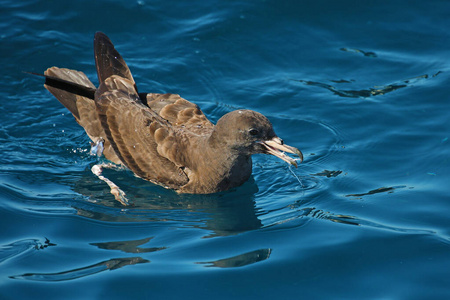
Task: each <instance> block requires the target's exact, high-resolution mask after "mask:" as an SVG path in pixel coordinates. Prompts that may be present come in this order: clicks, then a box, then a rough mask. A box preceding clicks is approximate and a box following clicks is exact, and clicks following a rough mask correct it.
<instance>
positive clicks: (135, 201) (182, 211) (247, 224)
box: [72, 171, 262, 237]
mask: <svg viewBox="0 0 450 300" xmlns="http://www.w3.org/2000/svg"><path fill="white" fill-rule="evenodd" d="M108 176H110V177H114V176H116V177H115V178H112V179H113V180H114V181H115V182H122V183H124V184H122V185H121V188H122V189H123V190H124V191H125V192H126V193H127V196H128V198H129V199H130V200H131V202H132V205H131V206H126V207H125V206H122V205H121V204H120V203H118V202H117V201H115V200H114V197H113V196H112V195H111V194H109V191H108V189H107V187H106V186H104V185H103V184H102V183H101V182H98V181H97V180H96V179H95V178H94V177H93V176H92V174H89V173H87V172H86V174H85V176H84V177H82V178H81V179H80V180H79V181H78V182H76V184H75V186H74V191H75V192H77V193H79V194H82V195H84V196H85V197H86V199H88V201H78V202H75V203H73V205H72V206H73V207H74V208H75V209H76V210H77V214H78V215H80V216H83V217H87V218H90V219H95V220H99V221H106V222H166V221H176V222H179V223H180V225H185V224H189V225H190V226H193V227H196V228H202V229H205V230H207V231H206V232H207V233H206V234H207V236H208V237H212V236H224V235H233V234H237V233H240V232H245V231H249V230H255V229H258V228H260V227H261V226H262V224H261V221H260V220H259V219H258V218H257V216H256V213H255V197H254V195H255V193H256V192H257V191H258V187H257V186H256V184H255V182H254V180H253V178H251V179H250V180H249V181H248V182H246V183H245V184H244V185H243V186H241V187H239V188H236V189H234V190H231V191H228V192H223V193H217V194H210V195H188V194H182V195H179V194H177V193H175V192H173V191H171V190H166V189H164V188H162V187H159V186H156V185H153V184H151V183H148V182H146V181H144V180H141V179H139V178H135V177H134V176H130V174H129V172H127V171H122V172H117V171H116V173H114V172H110V173H109V174H108Z"/></svg>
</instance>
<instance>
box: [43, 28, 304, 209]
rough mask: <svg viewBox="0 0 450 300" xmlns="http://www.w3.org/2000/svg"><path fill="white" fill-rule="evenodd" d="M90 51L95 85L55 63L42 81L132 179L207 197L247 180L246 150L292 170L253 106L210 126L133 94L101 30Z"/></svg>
mask: <svg viewBox="0 0 450 300" xmlns="http://www.w3.org/2000/svg"><path fill="white" fill-rule="evenodd" d="M94 54H95V65H96V69H97V75H98V81H99V83H100V85H99V87H98V88H96V87H95V86H94V85H93V84H92V82H91V81H90V80H89V79H88V78H87V76H86V75H85V74H84V73H83V72H80V71H75V70H70V69H65V68H58V67H51V68H49V69H47V70H46V71H45V73H44V75H43V76H45V85H44V86H45V88H46V89H47V90H49V91H50V93H52V94H53V95H54V96H55V97H56V99H58V100H59V102H61V103H62V104H63V105H64V106H65V107H66V108H67V109H68V110H69V111H70V112H71V113H72V115H73V116H74V117H75V120H76V121H77V122H78V124H80V125H81V126H82V127H83V128H84V130H85V131H86V133H87V135H88V136H89V137H90V139H91V140H92V142H93V145H94V147H93V151H94V152H98V154H103V155H104V156H105V158H106V159H108V160H109V161H111V162H113V163H115V164H119V165H123V166H126V167H127V168H128V169H130V170H131V171H133V172H134V174H136V176H138V177H140V178H142V179H145V180H148V181H150V182H152V183H155V184H159V185H161V186H163V187H166V188H170V189H174V190H176V191H177V192H178V193H191V194H209V193H216V192H220V191H225V190H228V189H230V188H233V187H237V186H240V185H241V184H243V183H244V182H245V181H247V180H248V178H249V177H250V175H251V173H252V159H251V155H252V154H257V153H265V154H271V155H274V156H277V157H279V158H281V159H282V160H284V161H286V162H288V163H290V164H292V165H294V166H296V167H297V162H296V159H294V158H292V157H289V156H287V155H286V154H285V152H287V153H291V154H295V155H297V156H299V160H300V161H302V160H303V155H302V153H301V152H300V151H299V150H298V149H297V148H294V147H291V146H288V145H286V144H284V143H283V140H282V139H280V138H279V137H278V136H277V135H276V134H275V132H274V130H273V127H272V124H271V123H270V121H269V120H268V119H267V118H266V117H265V116H263V115H262V114H260V113H258V112H256V111H252V110H246V109H240V110H235V111H232V112H229V113H227V114H225V115H224V116H222V117H221V118H220V119H219V120H218V121H217V124H216V125H214V124H213V123H211V122H210V121H209V120H208V119H207V118H206V116H205V115H204V114H203V112H202V111H201V110H200V108H199V107H198V106H197V105H196V104H194V103H191V102H189V101H187V100H185V99H183V98H181V97H180V96H179V95H177V94H157V93H139V92H138V89H137V86H136V83H135V81H134V79H133V76H132V75H131V72H130V69H129V68H128V66H127V64H126V63H125V61H124V59H123V58H122V56H121V55H120V54H119V53H118V52H117V50H116V49H115V48H114V45H113V44H112V42H111V40H110V39H109V38H108V37H107V36H106V35H105V34H104V33H102V32H97V33H96V34H95V37H94ZM41 76H42V75H41ZM92 171H93V172H94V173H95V174H96V175H97V176H99V178H100V179H102V180H104V181H105V182H106V183H108V185H109V186H110V187H111V192H112V193H113V194H114V195H115V197H116V199H117V200H119V201H121V202H122V203H124V204H126V197H125V194H124V193H123V192H122V191H121V190H120V189H119V188H118V186H116V185H115V184H114V183H112V182H111V181H109V180H108V179H106V178H104V177H103V176H101V168H100V167H99V166H97V165H96V166H94V167H93V168H92Z"/></svg>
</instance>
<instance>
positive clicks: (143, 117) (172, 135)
mask: <svg viewBox="0 0 450 300" xmlns="http://www.w3.org/2000/svg"><path fill="white" fill-rule="evenodd" d="M95 102H96V109H97V113H98V116H99V118H100V121H101V124H102V127H103V129H104V130H105V133H106V137H107V139H108V141H109V142H110V143H111V145H112V147H113V148H114V150H115V152H116V154H117V156H118V157H119V158H120V160H121V161H122V162H123V163H124V164H125V165H126V166H127V167H128V168H129V169H130V170H132V171H133V172H134V173H135V174H136V175H137V176H139V177H141V178H144V179H146V180H149V181H152V182H154V183H158V184H162V185H164V186H166V187H170V188H174V189H177V188H179V187H180V186H182V185H185V184H186V183H187V182H188V181H189V178H188V177H187V175H186V174H185V173H184V172H183V169H182V167H183V166H182V165H180V164H179V163H177V162H176V161H174V159H169V158H168V155H166V154H167V153H169V152H170V151H171V150H170V149H175V148H177V144H178V143H179V137H177V136H176V132H175V130H173V128H172V127H171V124H170V123H169V122H168V121H167V120H165V119H163V118H162V117H161V116H159V115H158V114H157V113H156V112H154V111H152V110H151V109H149V108H148V107H147V106H145V105H144V104H143V103H142V102H141V101H140V99H139V96H138V95H137V93H136V90H135V88H134V83H133V82H131V81H130V80H128V79H125V78H122V77H120V76H116V75H113V76H110V77H109V78H107V79H106V80H105V81H104V82H102V83H101V84H100V86H99V88H98V90H97V92H96V94H95Z"/></svg>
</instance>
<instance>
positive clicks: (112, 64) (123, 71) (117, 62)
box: [94, 32, 137, 92]
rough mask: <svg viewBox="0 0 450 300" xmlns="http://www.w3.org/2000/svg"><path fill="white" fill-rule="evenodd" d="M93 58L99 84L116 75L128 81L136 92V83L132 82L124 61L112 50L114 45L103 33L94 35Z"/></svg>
mask: <svg viewBox="0 0 450 300" xmlns="http://www.w3.org/2000/svg"><path fill="white" fill-rule="evenodd" d="M94 56H95V66H96V68H97V76H98V81H99V83H102V82H103V81H105V80H106V79H107V78H109V77H110V76H112V75H118V76H120V77H123V78H126V79H128V80H129V81H130V82H131V83H132V84H133V86H134V88H135V90H136V92H137V87H136V83H135V82H134V79H133V76H132V75H131V72H130V69H129V68H128V66H127V64H126V63H125V60H124V59H123V58H122V56H121V55H120V54H119V52H117V50H116V49H115V48H114V44H113V43H112V42H111V40H110V39H109V38H108V37H107V36H106V34H104V33H103V32H96V33H95V36H94Z"/></svg>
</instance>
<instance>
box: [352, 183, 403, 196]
mask: <svg viewBox="0 0 450 300" xmlns="http://www.w3.org/2000/svg"><path fill="white" fill-rule="evenodd" d="M403 188H406V186H404V185H399V186H390V187H381V188H378V189H375V190H371V191H368V192H367V193H361V194H348V195H345V196H346V197H363V196H368V195H373V194H379V193H393V192H394V191H395V190H396V189H403Z"/></svg>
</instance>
